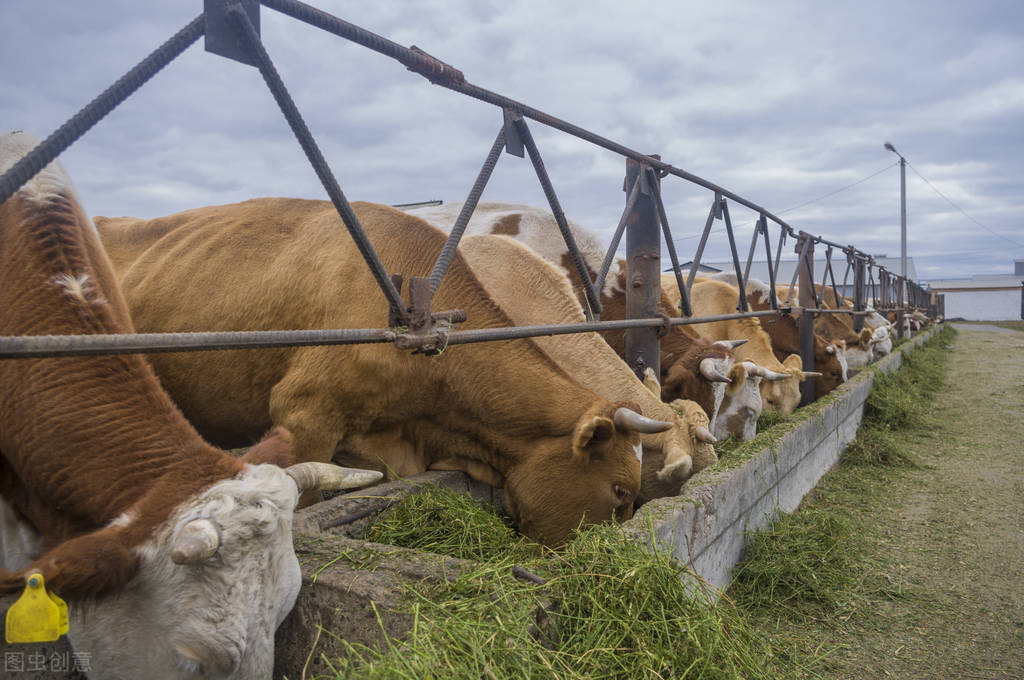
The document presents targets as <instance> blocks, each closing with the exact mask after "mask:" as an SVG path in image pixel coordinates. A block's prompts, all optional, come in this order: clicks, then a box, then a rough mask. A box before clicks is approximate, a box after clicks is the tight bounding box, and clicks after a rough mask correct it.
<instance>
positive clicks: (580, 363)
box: [459, 234, 718, 501]
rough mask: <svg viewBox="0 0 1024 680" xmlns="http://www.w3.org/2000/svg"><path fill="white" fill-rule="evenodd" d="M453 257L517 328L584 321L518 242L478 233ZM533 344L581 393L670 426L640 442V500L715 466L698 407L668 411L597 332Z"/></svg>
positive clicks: (557, 273) (681, 403)
mask: <svg viewBox="0 0 1024 680" xmlns="http://www.w3.org/2000/svg"><path fill="white" fill-rule="evenodd" d="M459 250H460V252H461V253H462V254H463V256H464V257H465V258H466V262H467V263H468V264H469V266H470V267H471V268H472V269H473V271H474V272H475V273H476V275H477V278H479V279H480V281H481V283H483V284H484V287H485V288H486V289H487V292H488V294H489V295H490V297H491V299H492V300H493V301H494V302H495V304H497V305H498V306H499V307H500V308H501V309H502V310H503V311H504V312H505V313H506V314H508V316H509V318H510V319H511V320H512V321H513V322H515V324H516V325H517V326H530V325H546V324H558V323H582V322H583V321H585V317H584V314H583V308H582V307H581V306H580V304H579V301H578V300H577V298H576V293H575V291H573V289H572V286H571V285H570V284H569V279H568V278H566V277H565V276H564V275H563V273H562V272H561V270H560V269H558V268H557V267H555V266H554V265H552V264H550V263H549V262H547V261H546V260H544V259H542V258H540V257H539V256H538V255H536V254H535V253H534V252H533V251H532V250H531V249H530V248H527V247H526V246H525V245H523V244H521V243H520V242H518V241H516V240H514V239H512V238H509V237H507V236H495V235H492V234H478V235H471V236H466V237H465V238H463V239H462V242H461V243H460V244H459ZM535 342H536V343H537V344H538V345H539V346H540V347H541V348H542V349H543V350H544V352H545V353H547V354H548V355H549V356H550V357H551V358H552V359H554V360H555V362H557V363H558V364H559V365H560V366H562V367H563V368H565V369H566V370H567V371H568V372H569V373H570V374H571V375H573V376H574V377H576V378H577V379H578V380H579V381H580V382H581V383H583V385H584V386H586V387H587V388H589V389H592V390H594V391H595V392H597V393H598V394H600V395H602V396H604V397H605V398H607V399H610V400H612V401H631V402H634V403H636V404H638V405H639V406H640V407H641V409H642V411H643V414H644V415H645V416H647V417H649V418H656V419H658V420H662V421H666V422H671V423H673V424H674V425H675V427H673V428H671V429H669V430H667V431H665V432H661V433H657V434H645V435H641V438H640V441H641V444H642V446H643V460H642V465H641V467H642V482H641V485H640V500H641V501H646V500H650V499H651V498H658V497H660V496H674V495H677V494H678V493H679V490H680V487H681V486H682V484H683V482H685V481H686V480H687V479H688V478H689V477H690V476H691V475H692V474H696V473H697V472H699V471H701V470H702V469H704V468H705V467H707V466H709V465H711V464H713V463H715V462H716V461H717V460H718V458H717V456H716V455H715V450H714V447H713V446H712V444H713V443H714V442H715V438H714V437H713V436H712V435H711V432H710V431H709V430H708V417H707V415H706V414H705V412H704V411H703V410H702V409H701V407H700V406H699V405H698V404H696V403H695V402H692V401H686V400H681V399H680V400H676V401H674V402H673V403H672V405H671V406H670V405H669V404H666V403H664V402H662V401H661V399H660V398H659V396H658V393H655V392H653V391H652V390H651V389H650V388H648V387H647V386H645V385H644V384H643V383H642V382H640V380H638V379H637V377H636V376H635V375H634V374H633V371H632V370H631V369H630V368H629V366H627V365H626V363H625V362H624V361H623V360H622V358H621V357H619V355H617V354H616V353H615V352H614V351H612V348H611V347H609V346H608V343H606V342H605V341H604V340H602V339H601V337H600V336H599V335H598V334H597V333H573V334H568V335H554V336H547V337H544V336H542V337H538V338H535ZM655 389H656V386H655ZM680 412H681V414H682V415H680Z"/></svg>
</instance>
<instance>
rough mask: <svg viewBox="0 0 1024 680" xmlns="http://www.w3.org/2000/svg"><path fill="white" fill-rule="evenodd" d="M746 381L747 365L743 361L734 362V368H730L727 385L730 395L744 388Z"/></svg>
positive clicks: (726, 388) (727, 392) (727, 391)
mask: <svg viewBox="0 0 1024 680" xmlns="http://www.w3.org/2000/svg"><path fill="white" fill-rule="evenodd" d="M746 381H747V367H746V366H744V365H743V362H742V361H741V362H740V363H738V364H733V365H732V368H730V369H729V382H728V383H726V385H725V392H726V394H728V395H729V396H732V395H734V394H736V393H737V392H739V391H740V389H742V387H743V384H744V383H745V382H746Z"/></svg>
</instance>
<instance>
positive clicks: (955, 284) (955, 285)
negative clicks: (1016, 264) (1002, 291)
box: [928, 274, 1024, 293]
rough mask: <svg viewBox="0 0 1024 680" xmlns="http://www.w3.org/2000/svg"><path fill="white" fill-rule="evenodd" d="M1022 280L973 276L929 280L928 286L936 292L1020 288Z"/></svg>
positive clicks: (1006, 275) (1022, 283)
mask: <svg viewBox="0 0 1024 680" xmlns="http://www.w3.org/2000/svg"><path fill="white" fill-rule="evenodd" d="M1022 278H1024V277H1021V276H1019V275H1016V274H975V275H974V276H972V277H971V278H969V279H930V280H929V281H928V285H929V286H931V289H932V290H934V291H936V292H939V293H941V292H943V291H947V290H972V289H980V288H1018V289H1019V288H1021V286H1024V282H1022V280H1021V279H1022Z"/></svg>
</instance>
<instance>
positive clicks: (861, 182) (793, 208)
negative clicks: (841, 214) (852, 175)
mask: <svg viewBox="0 0 1024 680" xmlns="http://www.w3.org/2000/svg"><path fill="white" fill-rule="evenodd" d="M899 164H900V163H899V161H896V162H895V163H893V164H892V165H887V166H885V167H884V168H882V169H881V170H879V171H878V172H873V173H871V174H870V175H868V176H867V177H865V178H863V179H859V180H857V181H856V182H854V183H853V184H847V185H846V186H845V187H842V188H841V189H836V190H835V191H830V192H829V193H827V194H825V195H824V196H819V197H818V198H812V199H811V200H809V201H804V202H803V203H801V204H800V205H794V206H793V207H792V208H786V209H785V210H782V211H780V213H779V214H780V215H781V214H782V213H787V212H790V211H793V210H796V209H797V208H802V207H804V206H805V205H810V204H811V203H817V202H818V201H821V200H824V199H826V198H828V197H829V196H835V195H836V194H838V193H839V192H841V191H846V190H847V189H852V188H853V187H855V186H857V185H858V184H863V183H864V182H867V181H868V180H869V179H871V178H873V177H877V176H878V175H881V174H882V173H883V172H885V171H886V170H889V169H890V168H894V167H896V166H897V165H899Z"/></svg>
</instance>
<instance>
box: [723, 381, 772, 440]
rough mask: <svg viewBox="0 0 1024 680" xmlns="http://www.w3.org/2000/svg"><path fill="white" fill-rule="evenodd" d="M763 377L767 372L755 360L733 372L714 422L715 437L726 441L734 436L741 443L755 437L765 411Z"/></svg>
mask: <svg viewBox="0 0 1024 680" xmlns="http://www.w3.org/2000/svg"><path fill="white" fill-rule="evenodd" d="M764 376H765V369H763V368H762V367H760V366H758V365H756V364H755V363H753V362H752V361H743V362H741V363H738V364H736V365H735V366H733V367H732V369H730V371H729V384H728V385H727V386H726V388H725V399H723V400H722V407H721V409H720V410H719V413H718V418H717V419H716V420H715V427H714V435H715V436H716V437H718V438H719V439H724V438H725V437H728V436H729V435H732V436H733V437H735V438H737V439H739V440H740V441H747V440H748V439H753V438H754V435H756V434H757V419H758V418H760V417H761V410H762V408H763V402H762V399H761V381H762V380H763V379H764Z"/></svg>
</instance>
